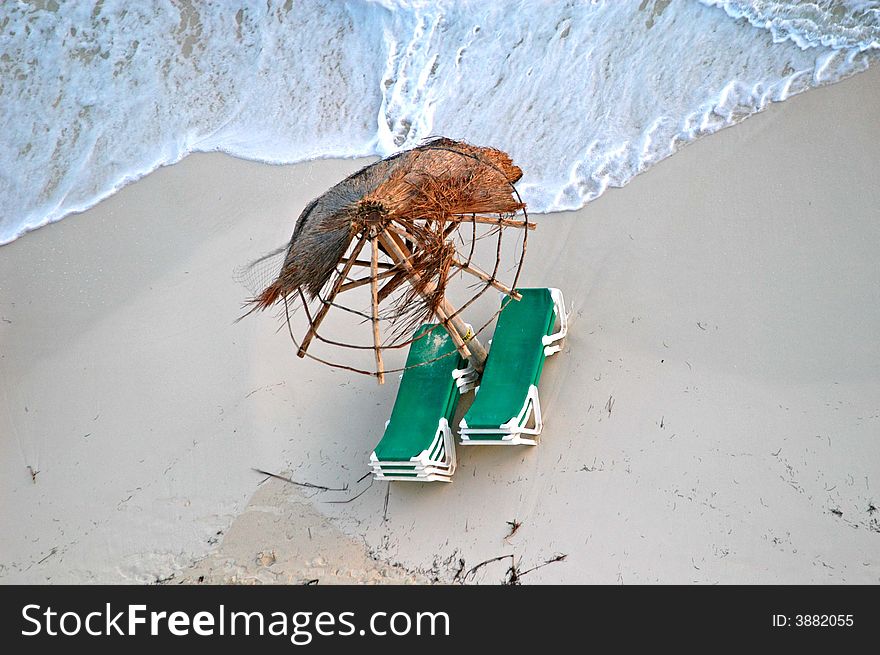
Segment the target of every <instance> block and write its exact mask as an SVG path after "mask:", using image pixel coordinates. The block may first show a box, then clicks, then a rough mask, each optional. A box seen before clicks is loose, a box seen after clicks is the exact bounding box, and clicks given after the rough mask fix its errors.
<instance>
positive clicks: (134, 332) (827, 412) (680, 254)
mask: <svg viewBox="0 0 880 655" xmlns="http://www.w3.org/2000/svg"><path fill="white" fill-rule="evenodd" d="M878 104H880V70H871V71H869V72H867V73H863V74H860V75H857V76H856V77H854V78H851V79H849V80H846V81H844V82H841V83H839V84H836V85H833V86H830V87H826V88H820V89H816V90H812V91H809V92H807V93H805V94H802V95H800V96H798V97H795V98H793V99H791V100H788V101H786V102H784V103H781V104H778V105H774V106H772V107H771V108H770V109H769V110H767V111H766V112H764V113H762V114H760V115H758V116H755V117H753V118H750V119H748V120H747V121H745V122H744V123H743V124H741V125H738V126H736V127H733V128H731V129H726V130H723V131H722V132H720V133H718V134H715V135H712V136H709V137H706V138H704V139H701V140H700V141H698V142H697V143H695V144H693V145H691V146H688V147H687V148H685V149H684V150H682V151H681V152H680V153H678V154H676V155H675V156H673V157H672V158H670V159H668V160H666V161H664V162H662V163H660V164H658V165H657V166H655V167H654V168H652V169H651V170H650V171H649V172H647V173H646V174H644V175H640V176H639V177H637V178H636V179H635V180H633V181H632V182H631V183H630V184H629V185H627V186H626V187H625V188H623V189H613V190H610V191H608V192H607V193H606V194H605V195H603V196H602V197H600V198H599V199H597V200H596V201H594V202H592V203H591V204H590V205H588V206H587V207H586V208H584V209H583V210H581V211H578V212H570V213H564V214H556V215H546V216H535V217H533V218H534V219H535V220H536V221H537V222H538V229H537V230H536V231H535V232H534V233H533V235H532V237H530V241H529V251H528V256H527V260H526V266H525V269H524V273H523V278H522V281H521V282H522V285H523V286H557V287H560V288H561V289H562V290H563V292H564V293H565V297H566V301H567V303H568V305H569V308H570V309H571V310H572V316H571V325H570V332H569V337H568V339H567V341H566V344H565V348H564V351H563V352H562V353H561V354H559V355H557V356H555V357H553V358H551V359H550V360H548V363H547V366H546V368H545V372H544V377H543V379H542V384H541V399H542V404H543V407H544V411H545V414H546V416H547V420H546V426H545V430H544V434H543V435H542V438H541V443H540V445H538V446H537V447H535V448H526V447H519V448H508V449H493V448H489V449H480V448H459V469H458V471H457V473H456V474H455V478H454V481H453V483H452V484H450V485H441V484H431V485H416V484H409V485H408V484H403V483H396V484H394V485H392V487H391V489H390V492H389V491H388V486H387V485H386V484H384V483H379V482H373V483H372V484H371V483H370V481H369V480H368V479H365V480H361V481H360V482H358V480H359V479H360V478H362V476H363V475H364V473H366V470H367V469H366V465H367V459H368V456H369V453H370V451H371V450H372V448H373V447H374V446H375V444H376V442H377V441H378V439H379V438H380V436H381V433H382V426H383V425H384V422H385V420H386V419H387V417H388V415H389V413H390V409H391V405H392V404H393V399H394V394H395V391H396V379H394V378H393V377H391V376H389V382H388V384H386V385H384V386H381V387H379V386H377V385H376V383H375V382H374V381H373V380H371V379H369V378H366V377H362V376H353V375H351V374H347V373H344V372H341V371H335V370H330V369H327V368H325V367H322V366H320V365H319V364H317V363H314V362H310V361H306V360H300V359H297V358H296V356H295V354H294V352H293V350H292V346H291V344H290V342H289V339H288V336H287V334H286V332H285V331H279V326H280V322H279V321H278V320H276V319H275V317H273V316H272V315H270V314H263V315H256V316H251V317H248V318H247V319H246V320H244V321H242V322H240V323H236V322H235V319H236V318H237V317H238V316H239V315H240V313H241V303H242V302H243V301H244V300H245V298H246V297H247V295H248V292H247V290H245V289H244V288H243V287H242V286H240V285H239V284H238V283H237V282H236V281H235V279H234V270H235V269H236V267H238V266H241V265H242V264H245V263H247V262H248V261H250V260H252V259H254V258H256V257H258V256H260V255H262V254H263V253H265V252H267V251H270V250H272V249H273V248H275V247H277V246H279V245H281V244H283V243H284V242H285V241H286V240H287V239H288V238H289V236H290V233H291V231H292V228H293V224H294V221H295V219H296V217H297V215H298V214H299V212H300V211H301V209H302V208H303V206H304V205H305V203H306V202H307V201H308V200H310V199H311V198H313V197H314V196H316V195H317V194H319V193H320V192H322V191H323V190H324V189H326V188H327V187H329V186H331V185H332V184H333V183H335V182H336V181H338V180H339V179H341V178H342V177H343V176H345V175H347V174H348V173H350V172H352V171H354V170H356V169H357V168H359V167H360V166H361V165H363V164H364V163H365V161H352V160H349V161H316V162H311V163H306V164H300V165H296V166H283V167H282V166H266V165H261V164H255V163H251V162H245V161H240V160H236V159H233V158H230V157H227V156H224V155H220V154H201V155H192V156H190V157H187V158H186V159H185V160H183V161H182V162H180V163H178V164H175V165H174V166H170V167H167V168H163V169H160V170H158V171H156V172H154V173H152V174H151V175H149V176H147V177H145V178H144V179H142V180H140V181H138V182H136V183H133V184H131V185H129V186H127V187H126V188H124V189H122V190H121V191H120V192H119V193H117V194H115V195H114V196H112V197H110V198H109V199H107V200H105V201H104V202H102V203H101V204H99V205H98V206H96V207H95V208H93V209H91V210H89V211H88V212H85V213H83V214H82V215H78V216H71V217H69V218H67V219H65V220H63V221H61V222H60V223H58V224H56V225H52V226H48V227H46V228H43V229H40V230H37V231H35V232H33V233H30V234H28V235H25V236H24V237H23V238H20V239H18V240H17V241H15V242H13V243H11V244H10V245H8V246H4V247H2V248H0V319H2V320H0V379H2V380H3V399H2V404H0V444H2V453H3V457H2V472H0V497H2V498H3V502H2V505H0V517H2V518H0V524H2V525H3V527H4V529H3V531H2V534H0V581H2V582H4V583H18V582H35V583H39V582H128V581H135V582H155V581H172V582H176V581H184V582H200V581H201V582H232V581H234V582H308V581H313V580H318V581H319V582H320V583H327V582H352V581H363V582H382V581H392V582H427V581H434V580H436V581H440V582H450V581H462V580H464V581H467V582H478V583H497V582H502V581H504V580H506V579H508V578H509V569H510V566H511V561H512V562H513V563H514V564H515V566H516V568H517V569H518V570H519V571H520V572H526V571H528V570H529V569H532V568H533V567H536V566H539V565H541V564H542V563H544V562H547V561H548V560H552V559H554V558H555V557H557V556H561V555H565V556H566V557H565V559H564V560H562V561H556V562H552V563H551V564H548V565H546V566H543V567H541V568H538V569H535V570H533V571H531V572H528V573H526V574H525V575H524V576H523V577H522V582H523V583H537V582H545V583H654V582H662V583H694V582H696V583H716V582H720V583H826V582H827V583H877V582H878V581H880V512H878V510H877V509H876V508H877V507H880V439H878V438H877V435H878V433H880V342H878V339H877V335H878V334H880V267H878V266H877V250H878V244H880V220H878V218H880V216H878V207H880V189H878V186H877V184H876V182H877V162H878V161H880V123H878V121H877V109H876V108H877V106H878ZM328 320H336V319H335V318H333V319H328ZM253 468H259V469H263V470H266V471H271V472H276V473H283V474H285V475H287V476H289V477H290V478H291V479H294V480H296V481H299V482H308V483H311V484H315V485H323V486H326V487H333V488H341V487H347V488H346V490H345V491H320V490H315V489H309V488H302V487H298V486H296V485H292V484H289V483H286V482H283V481H281V480H278V479H268V480H267V478H266V476H265V475H261V474H259V473H257V472H255V471H254V470H253ZM361 492H363V493H362V495H359V496H358V497H357V498H356V499H355V500H353V501H352V502H348V503H333V502H328V501H339V500H346V499H349V498H353V497H355V496H356V495H357V494H360V493H361ZM508 522H515V523H517V524H519V528H518V529H517V530H516V533H515V534H513V535H512V536H510V537H507V535H508V533H509V532H510V530H511V525H510V524H509V523H508ZM501 555H511V556H512V558H513V559H512V560H511V559H510V558H508V559H503V560H499V561H498V562H495V563H493V564H490V565H487V566H484V567H481V568H479V569H478V570H476V571H474V572H473V573H471V574H470V575H468V574H467V572H468V571H469V570H470V569H471V568H472V567H474V566H476V565H477V564H479V563H480V562H482V561H484V560H487V559H490V558H494V557H497V556H501Z"/></svg>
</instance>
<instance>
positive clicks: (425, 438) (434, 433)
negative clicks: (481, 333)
mask: <svg viewBox="0 0 880 655" xmlns="http://www.w3.org/2000/svg"><path fill="white" fill-rule="evenodd" d="M413 339H414V340H413V342H412V345H410V350H409V354H408V355H407V359H406V367H407V368H406V370H405V371H404V372H403V375H402V376H401V380H400V388H399V389H398V392H397V399H396V400H395V401H394V409H393V410H392V411H391V418H390V419H389V420H388V422H387V423H386V424H385V434H384V435H383V437H382V440H381V441H380V442H379V444H378V445H377V446H376V449H375V450H374V451H373V453H372V454H371V455H370V468H371V469H372V471H373V474H374V477H375V478H376V479H379V480H391V479H393V480H413V481H434V480H438V481H445V482H448V481H449V479H450V477H451V476H452V474H453V473H454V472H455V466H456V460H455V442H454V440H453V438H452V429H451V428H450V426H449V422H450V421H451V420H452V416H453V414H454V413H455V407H456V405H457V404H458V397H459V395H460V394H462V393H465V392H466V391H468V390H470V389H472V388H473V387H474V385H475V382H476V377H477V374H476V371H474V369H473V368H471V367H470V365H468V364H466V362H465V361H464V360H463V359H462V358H461V356H460V355H459V354H458V353H457V352H456V349H455V344H454V343H453V341H452V339H451V338H450V336H449V334H447V332H446V330H445V329H444V328H443V327H442V326H440V325H438V324H436V323H428V324H425V325H422V326H421V327H419V329H418V330H416V332H415V334H414V335H413ZM444 355H445V356H444Z"/></svg>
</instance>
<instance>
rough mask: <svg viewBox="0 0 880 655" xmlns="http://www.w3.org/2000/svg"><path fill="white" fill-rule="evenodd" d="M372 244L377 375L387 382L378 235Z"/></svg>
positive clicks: (374, 343)
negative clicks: (381, 310) (380, 324)
mask: <svg viewBox="0 0 880 655" xmlns="http://www.w3.org/2000/svg"><path fill="white" fill-rule="evenodd" d="M370 245H371V246H372V255H373V257H372V264H373V265H372V266H371V269H370V270H371V272H372V275H370V291H371V292H372V295H373V346H374V348H375V353H376V377H377V378H379V384H384V383H385V371H384V366H383V364H382V342H381V340H380V339H379V267H378V263H379V241H378V239H377V238H376V237H373V238H372V239H370Z"/></svg>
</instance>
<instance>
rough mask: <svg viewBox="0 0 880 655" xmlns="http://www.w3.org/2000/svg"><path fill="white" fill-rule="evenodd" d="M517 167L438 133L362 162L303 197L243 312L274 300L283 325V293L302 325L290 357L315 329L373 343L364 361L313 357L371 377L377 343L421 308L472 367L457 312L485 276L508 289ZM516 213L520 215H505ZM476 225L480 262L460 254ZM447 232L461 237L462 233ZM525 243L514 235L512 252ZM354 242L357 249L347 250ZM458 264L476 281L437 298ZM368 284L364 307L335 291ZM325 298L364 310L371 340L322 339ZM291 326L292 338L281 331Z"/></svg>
mask: <svg viewBox="0 0 880 655" xmlns="http://www.w3.org/2000/svg"><path fill="white" fill-rule="evenodd" d="M521 176H522V171H521V170H520V169H519V168H518V167H517V166H515V165H514V164H513V162H512V161H511V159H510V157H509V156H508V155H507V154H506V153H504V152H502V151H500V150H495V149H493V148H482V147H477V146H472V145H470V144H467V143H462V142H459V141H453V140H451V139H446V138H438V139H435V140H432V141H429V142H427V143H425V144H423V145H421V146H419V147H417V148H414V149H412V150H408V151H405V152H402V153H399V154H397V155H394V156H392V157H389V158H387V159H384V160H382V161H379V162H377V163H375V164H372V165H370V166H367V167H366V168H363V169H361V170H360V171H358V172H356V173H354V174H353V175H350V176H349V177H348V178H346V179H345V180H343V181H342V182H340V183H339V184H337V185H335V186H334V187H332V188H331V189H329V190H328V191H327V192H326V193H324V194H323V195H322V196H320V197H319V198H317V199H315V200H313V201H312V202H311V203H309V204H308V206H306V208H305V209H304V210H303V212H302V214H301V215H300V217H299V219H298V220H297V223H296V227H295V229H294V232H293V236H292V237H291V239H290V242H289V244H288V245H287V247H286V249H285V251H284V260H283V264H282V265H281V269H280V272H279V273H278V274H277V277H276V278H275V279H274V280H272V281H271V283H269V284H268V285H267V286H266V287H265V288H264V289H262V290H261V291H260V292H259V293H258V294H257V295H256V296H255V297H254V298H253V299H252V300H251V301H250V302H251V303H252V305H253V306H252V309H251V311H254V310H256V309H266V308H268V307H271V306H273V305H275V304H276V303H283V305H284V308H285V313H286V315H287V318H288V321H287V322H288V327H289V325H290V321H289V312H290V308H291V303H292V304H293V306H294V307H296V306H301V307H303V308H304V309H305V312H306V314H307V317H308V322H309V329H308V331H307V332H306V335H305V337H304V338H303V339H302V341H301V342H299V343H298V355H299V356H301V357H302V356H305V355H307V354H308V353H307V351H308V348H309V345H310V343H311V342H312V341H313V339H315V338H316V337H317V338H318V339H319V340H321V341H324V342H326V343H330V344H332V345H337V346H344V347H349V348H369V349H372V350H374V351H375V356H376V367H377V370H376V371H375V372H373V371H363V370H359V369H356V368H353V367H350V366H344V365H338V364H333V363H332V362H328V361H326V360H322V359H319V358H317V357H315V359H319V361H324V362H325V363H328V364H331V365H334V366H339V367H341V368H346V369H349V370H354V371H357V372H361V373H368V374H371V375H376V376H377V377H378V378H379V380H380V382H381V381H382V379H383V363H382V354H381V351H382V350H383V349H386V348H399V347H402V346H405V345H407V344H408V343H410V342H409V341H406V340H403V339H401V338H400V336H401V335H402V334H405V333H409V332H410V331H411V328H412V327H413V326H414V325H415V324H417V323H420V322H423V321H425V320H427V319H428V318H429V317H432V316H433V317H436V318H438V319H439V321H440V323H441V324H442V325H443V326H444V327H445V328H446V329H447V331H448V332H449V333H450V335H451V336H452V338H453V339H454V340H455V343H456V345H457V346H458V350H459V352H461V353H462V354H463V355H464V356H466V357H470V358H471V361H472V363H474V364H475V365H476V366H477V367H478V368H481V367H482V363H483V361H484V360H485V350H484V349H483V348H482V346H481V345H480V344H479V341H478V340H477V339H476V336H475V334H474V333H473V332H472V331H471V330H470V329H469V327H468V326H466V325H465V324H464V322H463V321H462V319H461V318H460V316H459V314H460V311H461V310H462V309H465V308H466V307H467V306H468V305H470V304H471V303H472V302H473V301H474V300H475V299H476V298H477V297H479V296H480V295H482V293H483V292H484V291H485V290H486V289H488V288H489V287H494V288H497V289H499V290H501V291H503V292H504V293H507V294H509V295H511V296H513V297H517V296H518V294H516V292H515V291H513V289H514V288H515V285H516V279H518V277H519V270H520V267H521V265H522V256H520V258H519V261H518V264H517V268H516V275H515V277H514V281H513V283H512V284H510V285H509V286H507V285H504V284H502V283H501V282H500V281H499V280H498V279H497V274H498V268H499V261H500V249H501V232H502V231H503V230H504V228H508V227H514V228H521V229H522V228H526V229H524V233H527V230H528V229H529V228H533V227H534V224H532V223H529V222H528V219H527V216H526V214H525V204H524V203H523V202H522V201H521V199H520V198H519V195H518V194H517V193H516V189H515V187H514V186H513V184H514V182H516V181H518V180H519V179H520V177H521ZM518 213H521V214H522V215H521V216H520V217H517V216H516V215H517V214H518ZM463 226H468V227H469V229H470V231H471V246H470V251H469V252H468V254H466V255H465V254H462V253H459V252H458V248H457V247H456V242H455V237H456V236H459V237H460V236H461V235H459V234H458V232H459V230H460V228H462V227H463ZM478 226H481V227H483V226H488V227H487V229H489V230H490V235H493V234H494V235H497V237H498V246H497V249H498V252H497V256H496V263H495V267H494V270H493V271H491V272H486V271H483V270H481V269H480V268H479V267H477V266H476V264H474V263H473V261H472V255H473V252H474V243H473V241H474V240H476V239H477V238H478V237H477V227H478ZM459 241H461V242H462V243H463V239H461V238H459ZM525 244H526V239H525V237H524V238H523V239H522V249H523V253H524V252H525ZM367 246H369V248H367ZM365 248H367V250H368V252H369V255H368V256H367V257H366V258H359V255H360V253H361V252H362V251H363V250H364V249H365ZM255 264H256V262H255ZM363 268H367V269H369V275H368V276H365V277H360V278H358V277H354V276H353V274H352V271H354V270H357V269H363ZM458 272H464V273H468V274H470V275H472V276H474V277H476V278H477V279H478V280H479V281H480V285H479V286H480V290H479V292H478V293H477V294H475V295H474V296H473V297H472V298H471V300H470V301H468V302H467V303H465V305H464V306H463V307H462V308H461V309H458V310H456V309H455V308H453V307H451V306H450V305H449V303H448V301H447V300H446V291H447V284H448V282H449V280H450V279H451V278H452V277H453V275H454V274H457V273H458ZM380 282H381V286H380ZM368 284H369V285H370V288H371V300H372V303H371V308H370V309H371V311H370V312H369V314H367V313H366V312H358V311H356V310H352V309H350V308H347V307H345V306H343V305H341V304H340V303H339V302H338V300H337V296H338V295H339V294H341V293H344V292H346V291H348V290H351V289H355V288H358V287H362V286H365V285H368ZM332 307H338V308H340V309H345V310H347V311H350V312H352V313H353V314H355V315H360V316H361V317H363V318H365V319H366V320H368V321H370V322H371V323H372V326H373V343H372V345H370V346H357V345H354V344H348V343H341V342H338V341H332V340H328V339H325V338H322V337H321V336H320V334H319V333H318V329H319V327H320V325H321V322H322V321H323V320H324V317H325V316H326V315H327V313H328V312H329V310H330V309H331V308H332ZM249 313H250V312H249ZM382 321H387V322H388V323H390V324H391V326H392V328H391V334H392V337H393V338H392V339H391V340H390V341H386V342H384V343H383V342H382V341H381V340H380V333H379V331H380V329H379V324H380V322H382ZM291 337H292V338H294V341H295V342H296V339H295V337H294V335H293V332H292V330H291ZM309 356H312V355H309Z"/></svg>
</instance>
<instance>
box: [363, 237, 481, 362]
mask: <svg viewBox="0 0 880 655" xmlns="http://www.w3.org/2000/svg"><path fill="white" fill-rule="evenodd" d="M395 237H396V235H394V234H393V233H387V232H386V233H383V234H381V235H379V239H381V241H382V245H384V246H385V248H386V249H387V250H388V252H389V254H390V255H391V256H392V258H393V259H394V260H395V262H396V263H397V264H398V265H400V266H403V267H404V269H406V271H407V272H408V273H409V274H410V275H411V276H412V278H413V280H415V281H418V280H419V279H420V276H419V274H418V272H417V271H416V270H415V268H414V267H413V265H412V263H411V262H410V261H409V255H408V254H407V253H406V250H405V248H404V246H403V245H402V244H400V243H399V242H398V238H399V237H398V238H395ZM434 288H436V287H435V286H434V285H433V284H431V285H429V286H428V288H427V289H426V290H425V292H424V294H425V295H427V294H429V293H430V292H431V291H433V289H434ZM436 313H437V317H438V318H439V319H440V320H441V321H442V323H443V325H444V327H445V328H446V331H447V332H449V336H450V337H452V340H453V341H454V342H455V345H456V347H457V348H458V352H460V353H461V355H462V356H463V357H465V358H467V359H468V360H469V361H470V363H471V366H473V367H474V368H475V369H476V370H478V371H482V370H483V367H484V366H485V365H486V357H487V356H488V353H487V352H486V349H485V348H484V347H483V344H481V343H480V340H479V339H477V338H476V337H475V336H474V335H473V333H472V331H471V330H470V329H469V328H468V326H467V324H465V322H464V321H463V320H462V318H461V317H460V316H457V315H456V314H457V313H456V309H455V308H454V307H453V306H452V305H450V304H449V301H447V300H446V299H445V298H444V299H443V300H442V301H440V305H439V306H438V307H437V309H436Z"/></svg>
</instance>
